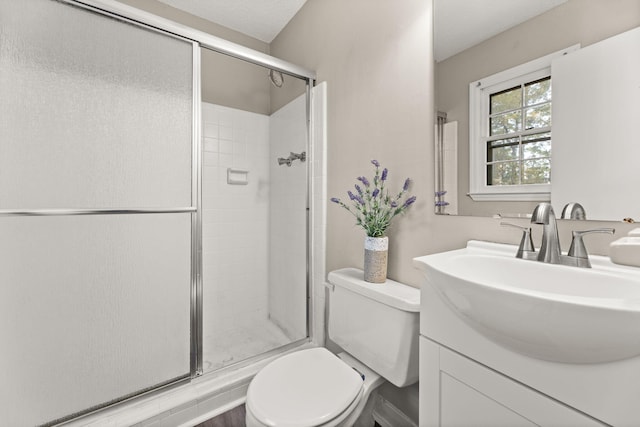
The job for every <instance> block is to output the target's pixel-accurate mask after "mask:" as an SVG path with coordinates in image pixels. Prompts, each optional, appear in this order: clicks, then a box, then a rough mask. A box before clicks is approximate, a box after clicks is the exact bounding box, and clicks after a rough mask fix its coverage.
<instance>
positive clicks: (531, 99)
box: [524, 77, 551, 105]
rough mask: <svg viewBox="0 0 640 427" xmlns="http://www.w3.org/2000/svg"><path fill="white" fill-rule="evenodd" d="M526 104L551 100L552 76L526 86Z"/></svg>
mask: <svg viewBox="0 0 640 427" xmlns="http://www.w3.org/2000/svg"><path fill="white" fill-rule="evenodd" d="M524 95H525V105H534V104H540V103H541V102H549V101H551V77H547V78H546V79H542V80H538V81H535V82H531V83H527V84H526V85H525V87H524Z"/></svg>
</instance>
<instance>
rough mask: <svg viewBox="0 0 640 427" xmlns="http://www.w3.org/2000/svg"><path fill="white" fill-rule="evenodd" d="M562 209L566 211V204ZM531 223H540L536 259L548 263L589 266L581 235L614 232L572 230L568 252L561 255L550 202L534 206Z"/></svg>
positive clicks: (608, 230)
mask: <svg viewBox="0 0 640 427" xmlns="http://www.w3.org/2000/svg"><path fill="white" fill-rule="evenodd" d="M576 205H577V206H579V209H578V210H577V211H578V212H580V210H581V211H582V213H581V215H580V216H582V218H581V219H584V208H582V206H580V205H579V204H577V203H576ZM564 211H567V207H566V206H565V209H564ZM563 213H564V212H563ZM531 223H532V224H542V244H541V245H540V251H539V252H538V258H537V259H538V261H540V262H547V263H549V264H562V265H569V266H576V267H584V268H590V267H591V263H590V262H589V254H587V249H586V247H585V246H584V241H583V240H582V236H583V235H585V234H589V233H608V234H613V233H615V230H614V229H613V228H598V229H595V230H585V231H574V232H573V239H572V241H571V247H570V248H569V252H568V253H567V254H566V255H563V254H562V251H561V249H560V238H559V236H558V224H557V222H556V215H555V213H554V212H553V208H552V207H551V204H549V203H540V204H539V205H538V206H536V207H535V209H534V210H533V213H532V214H531Z"/></svg>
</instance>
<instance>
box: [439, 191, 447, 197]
mask: <svg viewBox="0 0 640 427" xmlns="http://www.w3.org/2000/svg"><path fill="white" fill-rule="evenodd" d="M445 194H447V191H446V190H442V191H436V196H437V197H441V196H444V195H445Z"/></svg>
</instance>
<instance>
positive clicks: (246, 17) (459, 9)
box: [159, 0, 567, 61]
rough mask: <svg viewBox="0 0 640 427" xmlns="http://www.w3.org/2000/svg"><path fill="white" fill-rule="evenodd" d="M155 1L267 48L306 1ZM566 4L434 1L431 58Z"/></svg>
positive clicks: (523, 0)
mask: <svg viewBox="0 0 640 427" xmlns="http://www.w3.org/2000/svg"><path fill="white" fill-rule="evenodd" d="M159 1H161V2H162V3H165V4H168V5H170V6H172V7H175V8H177V9H181V10H183V11H185V12H188V13H191V14H192V15H196V16H199V17H201V18H204V19H206V20H208V21H212V22H215V23H216V24H219V25H222V26H225V27H227V28H231V29H233V30H236V31H239V32H241V33H243V34H247V35H249V36H251V37H254V38H256V39H258V40H262V41H263V42H266V43H271V41H272V40H273V39H274V38H275V37H276V36H277V35H278V33H280V31H281V30H282V29H283V28H284V27H285V26H286V25H287V23H288V22H289V21H290V20H291V18H293V16H294V15H295V14H296V13H297V12H298V10H300V8H301V7H302V6H303V5H304V3H305V2H306V0H159ZM312 1H322V0H312ZM345 1H347V0H345ZM386 1H403V0H386ZM566 1H567V0H434V30H435V37H434V56H435V59H436V61H442V60H444V59H446V58H448V57H450V56H453V55H455V54H456V53H459V52H462V51H463V50H465V49H468V48H470V47H471V46H475V45H476V44H478V43H480V42H482V41H484V40H487V39H488V38H491V37H493V36H495V35H496V34H499V33H501V32H503V31H505V30H507V29H509V28H511V27H513V26H515V25H518V24H520V23H522V22H524V21H526V20H528V19H530V18H533V17H534V16H537V15H539V14H541V13H544V12H546V11H547V10H549V9H552V8H554V7H556V6H558V5H560V4H562V3H565V2H566ZM374 4H375V3H372V6H371V7H375V6H374Z"/></svg>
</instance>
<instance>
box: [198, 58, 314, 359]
mask: <svg viewBox="0 0 640 427" xmlns="http://www.w3.org/2000/svg"><path fill="white" fill-rule="evenodd" d="M202 54H203V55H202V56H203V64H207V65H208V67H207V68H206V70H211V71H212V75H211V78H210V77H209V73H208V72H207V71H204V72H203V77H202V82H203V100H204V101H205V102H203V104H202V122H203V161H202V164H203V171H202V237H203V240H202V263H203V271H202V282H203V286H202V289H203V316H204V322H203V370H204V371H205V372H207V371H210V370H216V369H219V368H223V367H226V366H228V365H232V364H235V363H237V362H241V361H243V360H246V359H249V358H251V357H253V356H255V355H257V354H261V353H264V352H266V351H269V350H273V349H275V348H278V347H281V346H283V345H287V344H290V343H292V342H295V341H298V340H301V339H305V338H306V337H307V286H305V284H306V282H307V262H306V259H307V251H306V247H307V209H306V208H307V204H308V200H307V189H308V183H307V176H308V173H307V166H308V163H307V162H306V151H307V145H308V144H307V136H308V127H307V93H306V89H307V88H306V84H305V82H304V81H301V80H299V79H296V78H293V77H290V76H286V77H284V76H278V80H275V81H276V82H277V83H278V85H276V84H275V83H274V80H273V77H272V76H273V73H270V71H269V69H266V68H264V67H261V66H258V65H254V64H251V63H247V62H242V61H238V60H237V59H235V58H229V57H228V56H225V55H222V54H219V53H216V52H209V51H203V52H202ZM226 73H233V76H234V77H235V78H232V77H230V78H226V77H225V74H226ZM239 76H241V78H238V77H239ZM228 94H230V95H231V96H227V95H228ZM294 153H295V154H294ZM303 153H304V154H303ZM283 156H287V158H289V157H291V156H293V157H296V158H295V159H292V160H290V161H288V162H284V163H283V162H282V161H278V159H279V158H282V157H283ZM303 158H304V159H303ZM287 164H288V165H287Z"/></svg>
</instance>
